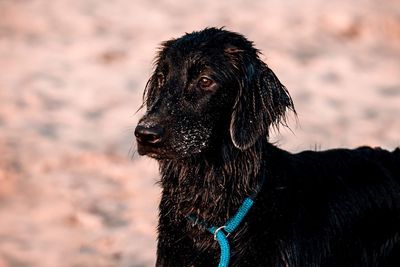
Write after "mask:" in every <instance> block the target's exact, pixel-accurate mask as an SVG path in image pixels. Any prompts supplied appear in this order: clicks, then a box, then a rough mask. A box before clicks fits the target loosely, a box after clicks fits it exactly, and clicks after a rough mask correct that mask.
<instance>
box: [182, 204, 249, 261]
mask: <svg viewBox="0 0 400 267" xmlns="http://www.w3.org/2000/svg"><path fill="white" fill-rule="evenodd" d="M253 204H254V200H253V199H252V197H247V198H245V200H244V201H243V203H242V205H240V207H239V209H238V211H237V212H236V214H235V215H234V216H233V217H232V218H230V219H229V220H228V221H227V222H226V224H225V225H223V226H220V227H216V226H211V227H206V228H207V230H208V231H209V232H210V233H211V234H213V235H214V240H217V241H218V244H219V247H220V249H221V255H220V258H219V264H218V267H227V266H228V265H229V259H230V248H229V241H228V238H227V237H228V236H229V234H231V233H233V232H234V231H235V230H236V228H237V227H238V226H239V224H240V223H241V222H242V221H243V219H244V217H246V214H247V213H248V212H249V210H250V209H251V207H252V206H253ZM187 218H188V220H190V221H192V222H193V224H202V223H199V222H198V220H197V219H196V217H194V216H191V215H189V216H187ZM202 225H204V224H202ZM225 233H226V234H225Z"/></svg>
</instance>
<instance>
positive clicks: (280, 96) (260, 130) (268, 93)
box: [228, 48, 295, 150]
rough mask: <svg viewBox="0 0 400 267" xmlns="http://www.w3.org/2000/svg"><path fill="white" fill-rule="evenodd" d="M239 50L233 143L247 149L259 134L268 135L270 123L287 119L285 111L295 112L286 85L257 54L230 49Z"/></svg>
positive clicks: (235, 61)
mask: <svg viewBox="0 0 400 267" xmlns="http://www.w3.org/2000/svg"><path fill="white" fill-rule="evenodd" d="M228 52H230V53H234V54H236V55H235V56H234V58H235V59H236V60H234V62H233V64H234V67H235V68H236V70H237V71H238V72H239V73H237V77H238V84H239V90H238V94H237V98H236V101H235V104H234V107H233V111H232V117H231V124H230V134H231V138H232V142H233V144H234V145H235V146H236V147H237V148H239V149H241V150H245V149H247V148H249V147H251V146H252V145H254V143H255V142H256V141H257V140H258V139H259V138H260V137H265V138H267V137H268V129H269V127H270V126H277V125H278V124H279V123H280V122H282V121H283V122H285V119H286V111H287V109H291V110H292V111H294V112H295V109H294V106H293V102H292V99H291V97H290V95H289V92H288V91H287V89H286V88H285V86H284V85H282V84H281V82H280V81H279V80H278V78H277V77H276V75H275V74H274V73H273V72H272V70H271V69H270V68H268V66H267V65H266V64H265V63H264V62H262V61H261V60H260V59H259V57H258V54H257V51H253V52H254V53H250V54H246V52H245V51H243V50H232V48H230V49H229V51H228Z"/></svg>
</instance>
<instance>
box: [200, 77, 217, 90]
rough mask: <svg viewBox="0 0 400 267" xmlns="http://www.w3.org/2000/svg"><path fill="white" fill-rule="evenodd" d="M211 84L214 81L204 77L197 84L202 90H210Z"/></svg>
mask: <svg viewBox="0 0 400 267" xmlns="http://www.w3.org/2000/svg"><path fill="white" fill-rule="evenodd" d="M213 84H214V81H213V80H211V79H210V78H208V77H205V76H202V77H200V80H199V82H198V86H199V87H200V88H201V89H204V90H207V89H210V88H211V87H212V85H213Z"/></svg>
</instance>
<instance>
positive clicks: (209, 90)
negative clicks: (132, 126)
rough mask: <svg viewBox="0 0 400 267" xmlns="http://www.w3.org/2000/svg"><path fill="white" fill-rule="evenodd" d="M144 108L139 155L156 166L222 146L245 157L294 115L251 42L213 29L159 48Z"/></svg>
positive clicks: (139, 127) (285, 94) (283, 91)
mask: <svg viewBox="0 0 400 267" xmlns="http://www.w3.org/2000/svg"><path fill="white" fill-rule="evenodd" d="M143 104H144V105H145V106H146V107H147V110H146V114H145V115H144V116H143V118H142V119H141V120H140V121H139V124H138V125H137V127H136V130H135V135H136V138H137V143H138V152H139V154H141V155H144V154H147V155H149V156H151V157H154V158H158V159H163V158H178V157H187V156H190V155H194V154H198V153H202V152H204V151H207V150H210V149H211V148H216V147H217V146H218V144H222V141H224V139H229V142H231V143H232V144H233V145H234V146H235V147H237V148H238V149H240V150H246V149H248V148H249V147H251V146H252V145H254V143H255V142H256V141H257V140H258V139H259V138H266V137H267V136H268V129H269V127H270V126H271V125H277V124H279V122H281V121H282V119H285V114H286V111H287V109H292V110H294V107H293V103H292V100H291V98H290V96H289V93H288V92H287V90H286V88H285V87H284V86H283V85H282V84H281V83H280V82H279V80H278V79H277V77H276V76H275V74H274V73H273V72H272V71H271V70H270V69H269V68H268V67H267V65H266V64H265V63H264V62H262V61H261V60H260V58H259V52H258V50H257V49H255V48H254V47H253V44H252V42H250V41H248V40H247V39H246V38H245V37H244V36H242V35H240V34H237V33H234V32H230V31H226V30H223V29H216V28H207V29H205V30H202V31H199V32H193V33H189V34H185V35H184V36H182V37H180V38H178V39H173V40H169V41H166V42H164V43H163V44H162V47H161V50H160V52H159V54H158V56H157V58H156V64H155V70H154V73H153V75H152V76H151V77H150V79H149V81H148V83H147V86H146V90H145V92H144V103H143ZM225 141H226V140H225Z"/></svg>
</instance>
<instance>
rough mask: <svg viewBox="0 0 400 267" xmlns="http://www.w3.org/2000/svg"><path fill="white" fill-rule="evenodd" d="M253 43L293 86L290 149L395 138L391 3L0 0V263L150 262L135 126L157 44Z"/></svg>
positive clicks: (152, 237) (396, 73) (147, 205)
mask: <svg viewBox="0 0 400 267" xmlns="http://www.w3.org/2000/svg"><path fill="white" fill-rule="evenodd" d="M205 26H218V27H220V26H226V27H227V29H230V30H235V31H238V32H241V33H243V34H245V35H246V36H248V38H249V39H251V40H254V41H255V44H256V46H257V47H258V48H260V49H261V50H262V51H263V52H264V56H263V58H264V59H265V60H266V61H267V62H268V64H269V65H270V67H271V68H272V69H273V70H275V72H276V73H277V75H278V77H279V78H280V79H281V81H282V82H283V83H284V84H285V85H286V86H287V88H288V89H289V90H290V92H291V94H292V96H293V99H294V102H295V105H296V108H297V111H298V114H299V120H298V123H297V122H296V121H295V120H292V121H291V124H290V125H291V129H292V132H291V131H290V130H288V129H282V131H281V134H275V135H274V136H273V138H272V140H273V141H274V142H277V144H279V145H280V146H281V147H283V148H286V149H288V150H290V151H299V150H302V149H327V148H332V147H338V146H348V147H355V146H359V145H372V146H382V147H384V148H388V149H393V148H395V147H396V146H399V145H400V2H399V1H398V0H397V1H396V0H386V1H368V0H354V1H322V0H321V1H316V0H302V1H278V0H276V1H239V0H231V1H211V0H203V1H195V0H188V1H172V0H169V1H161V0H159V1H144V0H143V1H132V0H118V1H99V0H79V1H71V0H55V1H46V0H37V1H33V0H31V1H29V0H24V1H23V0H0V67H1V72H0V267H31V266H32V267H93V266H96V267H112V266H121V267H139V266H140V267H147V266H153V265H154V260H155V245H156V233H155V228H156V224H157V203H158V198H159V195H160V188H159V187H158V186H157V185H155V182H156V181H157V180H158V179H159V178H158V174H157V164H156V162H155V161H153V160H151V159H147V158H138V157H137V156H134V157H133V159H131V156H130V155H131V154H130V152H129V150H130V148H131V147H132V148H133V150H135V149H134V143H133V128H134V126H135V123H136V121H137V120H138V118H139V116H140V115H141V112H139V113H138V114H135V111H136V110H137V108H138V107H139V105H140V102H141V94H142V90H143V88H144V85H145V83H146V80H147V78H148V77H149V74H150V73H151V69H152V58H153V56H154V54H155V50H156V48H157V47H158V44H159V43H160V42H161V41H163V40H165V39H168V38H172V37H177V36H179V35H181V34H182V33H184V32H190V31H192V30H197V29H201V28H203V27H205Z"/></svg>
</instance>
